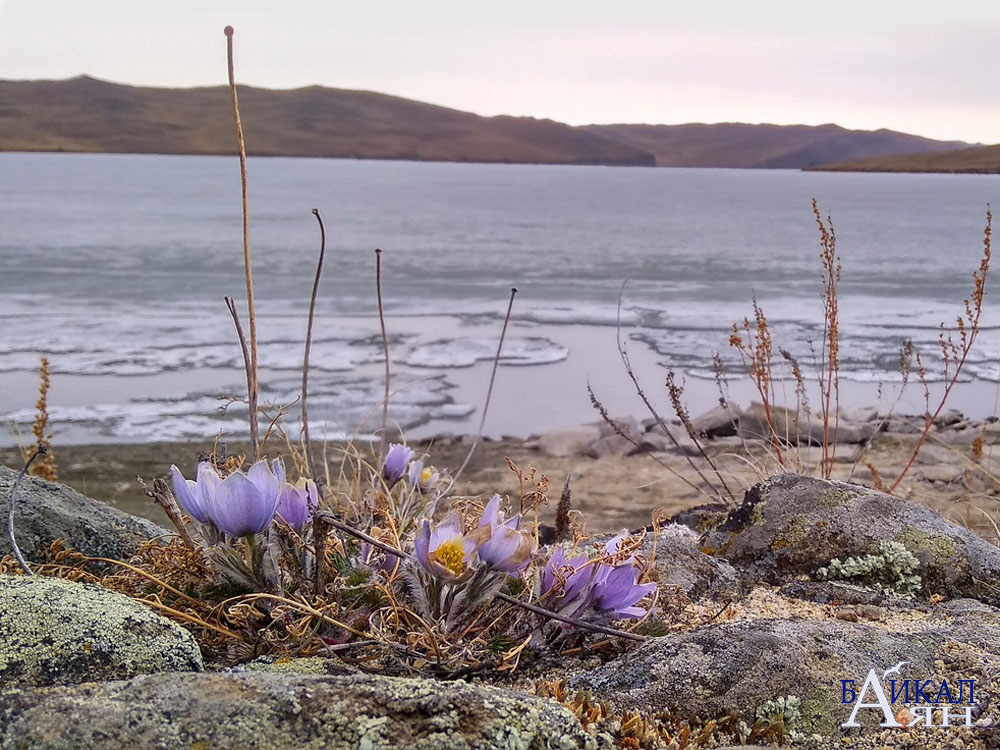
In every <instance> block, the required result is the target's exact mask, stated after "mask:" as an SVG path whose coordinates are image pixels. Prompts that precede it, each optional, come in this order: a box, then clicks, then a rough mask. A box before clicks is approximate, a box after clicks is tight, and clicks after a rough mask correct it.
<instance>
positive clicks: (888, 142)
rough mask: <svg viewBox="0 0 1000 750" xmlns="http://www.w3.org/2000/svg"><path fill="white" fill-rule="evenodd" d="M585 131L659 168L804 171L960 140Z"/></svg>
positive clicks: (764, 128)
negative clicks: (645, 156)
mask: <svg viewBox="0 0 1000 750" xmlns="http://www.w3.org/2000/svg"><path fill="white" fill-rule="evenodd" d="M585 129H586V130H587V132H589V133H593V134H595V135H599V136H602V137H604V138H609V139H612V140H616V141H618V142H620V143H626V144H629V145H631V146H635V147H636V148H640V149H642V150H643V151H649V152H651V153H653V154H654V155H655V156H656V165H657V166H659V167H741V168H748V169H805V168H808V167H813V166H817V165H820V164H828V163H830V162H834V161H838V162H840V161H849V160H855V159H864V158H867V157H875V156H888V155H891V154H914V153H923V152H932V151H947V150H953V149H957V148H964V147H967V146H968V145H969V144H968V143H963V142H961V141H935V140H931V139H929V138H921V137H920V136H915V135H907V134H905V133H897V132H895V131H892V130H874V131H868V130H847V129H845V128H842V127H840V126H839V125H816V126H812V125H748V124H744V123H720V124H717V125H706V124H701V123H692V124H688V125H624V124H621V125H588V126H586V127H585Z"/></svg>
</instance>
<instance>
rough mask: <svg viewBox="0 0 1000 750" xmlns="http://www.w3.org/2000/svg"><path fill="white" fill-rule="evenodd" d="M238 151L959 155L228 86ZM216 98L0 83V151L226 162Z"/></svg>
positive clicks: (455, 156)
mask: <svg viewBox="0 0 1000 750" xmlns="http://www.w3.org/2000/svg"><path fill="white" fill-rule="evenodd" d="M239 96H240V109H241V112H242V115H243V122H244V128H245V130H246V143H247V150H248V152H249V153H250V154H256V155H267V156H320V157H347V158H361V159H410V160H421V161H474V162H517V163H538V164H607V165H641V166H653V165H654V164H655V165H658V166H670V167H744V168H772V169H774V168H780V169H802V168H811V167H815V166H818V165H825V164H831V163H839V162H847V161H853V160H857V159H864V158H871V157H885V156H889V155H894V154H921V153H929V152H937V151H946V150H954V149H958V148H964V147H967V146H968V145H969V144H967V143H961V142H943V141H934V140H930V139H928V138H920V137H918V136H913V135H906V134H904V133H896V132H892V131H888V130H878V131H854V130H845V129H844V128H841V127H839V126H837V125H821V126H816V127H813V126H806V125H789V126H779V125H746V124H739V123H723V124H718V125H703V124H690V125H588V126H584V127H576V128H574V127H570V126H569V125H565V124H563V123H559V122H555V121H553V120H539V119H535V118H530V117H507V116H499V117H481V116H479V115H475V114H471V113H468V112H460V111H458V110H454V109H448V108H447V107H440V106H435V105H431V104H425V103H422V102H416V101H412V100H408V99H401V98H398V97H393V96H388V95H385V94H378V93H374V92H370V91H347V90H342V89H330V88H323V87H319V86H311V87H308V88H301V89H293V90H280V91H279V90H270V89H260V88H253V87H249V86H241V87H240V89H239ZM234 150H235V137H234V134H233V125H232V119H231V106H230V102H229V91H228V89H227V88H225V87H223V86H218V87H211V88H194V89H160V88H145V87H136V86H125V85H120V84H115V83H109V82H106V81H100V80H97V79H94V78H90V77H88V76H81V77H79V78H73V79H69V80H64V81H0V151H78V152H112V153H160V154H232V153H234Z"/></svg>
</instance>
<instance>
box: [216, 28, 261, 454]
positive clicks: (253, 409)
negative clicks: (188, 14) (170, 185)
mask: <svg viewBox="0 0 1000 750" xmlns="http://www.w3.org/2000/svg"><path fill="white" fill-rule="evenodd" d="M224 31H225V34H226V62H227V67H228V71H229V98H230V99H231V100H232V104H233V122H234V123H235V125H236V147H237V149H238V151H239V156H240V187H241V195H242V201H243V273H244V275H245V276H246V281H247V317H248V321H249V330H250V356H249V363H250V364H249V367H248V369H247V384H248V388H247V389H248V391H249V393H248V401H249V406H250V444H251V446H252V447H253V452H254V460H257V459H258V458H260V452H259V448H260V446H259V442H258V439H257V388H258V384H257V314H256V310H255V308H254V297H253V269H252V266H251V263H250V209H249V200H248V197H247V149H246V143H245V142H244V140H243V123H242V122H241V121H240V104H239V100H238V98H237V96H236V75H235V72H234V68H233V27H232V26H226V28H225V29H224Z"/></svg>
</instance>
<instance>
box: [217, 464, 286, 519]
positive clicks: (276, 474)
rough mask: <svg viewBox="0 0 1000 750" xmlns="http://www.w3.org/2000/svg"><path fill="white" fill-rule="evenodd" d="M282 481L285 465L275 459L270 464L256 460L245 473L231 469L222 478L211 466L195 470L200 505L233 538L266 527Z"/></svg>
mask: <svg viewBox="0 0 1000 750" xmlns="http://www.w3.org/2000/svg"><path fill="white" fill-rule="evenodd" d="M202 466H208V464H207V463H206V464H202ZM284 484H285V466H284V464H283V463H282V462H281V459H278V458H276V459H275V460H274V461H273V462H271V463H270V464H268V463H267V461H263V460H262V461H258V462H257V463H255V464H254V465H253V466H251V467H250V468H249V469H248V470H247V471H246V473H244V472H243V471H234V472H233V473H232V474H230V475H229V476H227V477H226V478H225V479H223V478H221V477H219V475H218V474H216V473H215V471H214V469H212V468H211V467H210V466H209V467H208V469H207V470H202V469H201V468H199V471H198V490H199V493H200V494H199V497H200V498H201V501H202V507H203V508H204V509H205V511H206V514H207V515H208V518H209V520H210V521H211V522H212V523H214V524H215V525H216V526H218V527H219V529H221V530H222V531H224V532H225V533H226V534H229V536H232V537H240V536H248V535H250V534H256V533H257V532H258V531H262V530H263V529H264V528H266V527H267V525H268V524H269V523H270V522H271V519H273V518H274V512H275V510H277V507H278V499H279V497H280V495H281V488H282V487H283V486H284Z"/></svg>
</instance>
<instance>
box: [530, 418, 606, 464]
mask: <svg viewBox="0 0 1000 750" xmlns="http://www.w3.org/2000/svg"><path fill="white" fill-rule="evenodd" d="M600 437H601V431H600V429H599V428H598V427H597V425H584V426H582V427H579V428H577V429H572V430H552V431H550V432H544V433H542V434H541V435H538V436H537V437H534V438H532V439H531V440H529V441H528V442H527V443H526V444H525V447H527V448H531V449H533V450H537V451H538V452H539V453H541V454H542V455H543V456H548V457H549V458H575V457H577V456H582V455H584V454H585V453H586V452H587V451H588V449H589V446H590V444H591V443H593V442H594V441H596V440H598V439H599V438H600Z"/></svg>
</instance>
